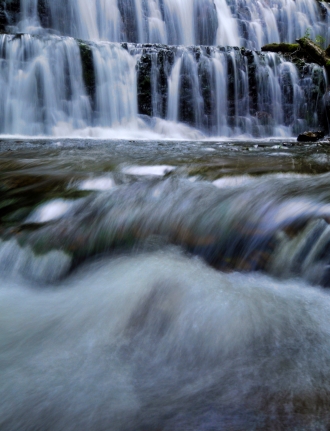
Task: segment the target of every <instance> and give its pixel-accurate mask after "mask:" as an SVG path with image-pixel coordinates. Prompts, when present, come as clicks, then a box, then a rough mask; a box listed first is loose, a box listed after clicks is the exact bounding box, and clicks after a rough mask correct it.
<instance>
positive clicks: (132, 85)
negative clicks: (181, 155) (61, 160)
mask: <svg viewBox="0 0 330 431" xmlns="http://www.w3.org/2000/svg"><path fill="white" fill-rule="evenodd" d="M328 9H329V7H328V6H327V5H326V4H323V3H322V4H318V3H317V2H316V1H314V0H301V1H299V2H296V1H294V0H273V2H272V3H271V4H270V3H269V2H267V1H266V0H261V1H258V2H256V1H255V0H251V1H250V2H249V3H247V2H246V1H245V0H234V1H233V2H228V1H227V0H194V1H193V0H180V1H178V0H95V1H91V0H66V1H65V2H64V1H63V0H39V1H36V0H20V1H19V0H17V1H15V2H12V1H9V0H6V1H5V2H4V3H3V5H2V6H0V12H1V13H2V15H0V18H1V17H2V18H1V19H2V25H4V23H5V25H4V26H5V29H6V31H7V32H8V33H12V34H8V35H2V36H1V51H0V61H1V64H0V67H1V71H2V74H1V78H0V94H1V101H0V114H1V118H0V134H7V135H28V136H34V135H47V136H54V135H55V136H59V135H60V136H75V135H76V136H95V137H97V136H100V134H102V136H104V133H102V130H101V129H103V132H105V131H106V130H108V131H109V130H110V129H113V130H114V129H116V130H119V129H121V130H128V129H129V130H131V131H132V130H135V131H136V133H138V134H139V133H140V131H142V130H143V131H149V132H151V133H153V132H155V130H156V129H157V130H158V129H159V127H160V129H161V130H162V132H161V133H160V135H157V136H158V137H160V138H166V137H169V136H173V133H172V132H173V127H174V128H176V127H180V128H181V129H182V128H184V130H185V133H184V134H183V135H182V138H187V136H188V135H189V136H190V134H191V132H193V133H194V135H195V136H199V137H200V138H202V137H205V138H206V137H207V138H210V137H218V136H225V137H239V136H249V137H253V138H263V137H269V136H288V137H289V136H295V135H296V134H297V133H299V132H302V131H304V130H305V129H306V128H312V127H320V125H321V124H323V123H324V118H325V114H324V112H325V107H324V101H323V96H322V94H324V91H325V88H326V86H327V78H326V76H325V74H324V73H323V71H322V69H321V68H320V67H319V66H316V65H306V64H304V63H303V62H302V61H301V62H298V63H297V64H293V63H292V62H290V61H289V60H290V59H288V58H285V57H281V56H280V55H278V54H271V53H260V52H259V51H253V50H255V49H259V48H260V47H261V46H262V45H263V44H264V43H267V42H276V41H289V42H292V41H293V40H294V39H295V38H296V37H301V36H303V34H304V33H305V32H306V31H307V32H309V33H310V35H311V37H316V35H318V36H322V37H323V38H324V40H328V39H329V38H328ZM3 17H5V18H3ZM229 46H231V47H229ZM239 46H243V47H244V48H239ZM79 59H81V61H79ZM166 124H168V127H166ZM160 125H161V126H160ZM166 129H167V130H166ZM157 133H158V132H157ZM187 133H188V134H187ZM175 134H176V133H175Z"/></svg>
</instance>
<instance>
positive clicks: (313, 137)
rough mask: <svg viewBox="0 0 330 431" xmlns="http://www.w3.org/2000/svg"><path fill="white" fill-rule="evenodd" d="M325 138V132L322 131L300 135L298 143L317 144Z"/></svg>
mask: <svg viewBox="0 0 330 431" xmlns="http://www.w3.org/2000/svg"><path fill="white" fill-rule="evenodd" d="M322 138H324V132H322V131H321V130H318V131H316V132H311V131H309V132H304V133H300V135H299V136H298V138H297V141H298V142H316V141H319V140H320V139H322Z"/></svg>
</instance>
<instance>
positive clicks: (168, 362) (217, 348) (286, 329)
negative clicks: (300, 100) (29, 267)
mask: <svg viewBox="0 0 330 431" xmlns="http://www.w3.org/2000/svg"><path fill="white" fill-rule="evenodd" d="M329 312H330V301H329V295H328V294H327V292H325V291H320V290H318V289H312V288H310V287H308V286H306V285H303V283H301V282H299V283H298V282H292V283H283V282H278V281H274V280H272V279H270V278H268V277H265V276H261V275H250V276H249V275H239V274H221V273H219V272H216V271H214V270H212V269H210V268H207V267H206V266H205V265H204V264H202V263H201V262H200V261H199V260H196V259H188V258H186V257H183V256H181V255H180V254H178V253H176V252H170V251H166V252H162V253H161V252H159V253H155V254H153V255H141V256H137V257H134V258H128V257H123V258H120V259H116V260H114V261H113V262H112V263H111V262H109V263H106V264H102V265H101V264H94V265H93V266H90V267H87V268H85V269H84V270H81V271H80V272H79V273H77V274H76V275H75V276H73V277H71V278H70V279H68V280H67V281H65V282H63V283H62V284H61V285H60V286H57V287H56V289H55V290H53V289H50V290H49V289H48V290H47V291H40V289H38V290H33V289H27V288H25V287H22V286H20V285H19V283H18V282H15V281H9V280H8V279H7V280H5V281H2V283H1V288H0V316H1V318H0V370H1V372H0V395H1V403H0V413H1V414H0V418H1V419H0V424H1V427H2V429H3V430H6V431H9V430H14V429H37V428H38V427H39V428H40V427H41V428H44V427H47V429H49V430H52V431H57V430H58V431H60V430H63V429H65V430H72V431H73V430H84V431H85V430H86V431H87V430H91V429H93V430H95V431H98V430H104V429H109V427H110V428H111V429H116V430H125V431H132V430H136V429H141V430H142V429H147V428H149V429H164V430H182V429H204V428H205V427H206V428H205V429H214V430H219V431H220V430H222V429H223V424H224V423H225V424H226V427H227V429H233V430H237V431H238V430H240V429H250V428H251V427H255V426H260V425H261V424H262V425H263V426H266V427H267V428H268V427H269V428H268V429H271V428H272V427H273V426H277V427H281V426H282V425H283V424H284V425H285V427H286V428H287V429H294V430H298V429H303V427H307V428H306V429H310V428H309V427H310V426H312V424H313V423H314V424H315V423H317V424H318V426H319V428H318V429H320V430H325V429H326V424H327V417H328V410H327V407H326V406H327V400H329V396H330V385H329V378H328V377H329V374H330V367H329V359H330V358H329V351H330V344H329V339H330V337H329V335H330V321H329ZM31 388H33V390H31ZM256 388H257V390H256ZM321 394H322V397H323V400H324V403H325V404H324V407H323V404H321V406H320V405H319V399H320V396H321ZM304 400H306V402H308V408H307V409H306V410H305V412H304V414H303V415H301V414H300V413H297V411H296V409H297V408H298V406H299V405H300V403H301V402H303V403H304V402H305V401H304ZM192 407H193V408H192ZM292 423H294V424H296V426H294V427H293V428H292V427H291V424H292ZM26 424H29V425H28V427H26ZM203 427H204V428H203ZM208 427H209V428H208ZM229 427H230V428H229Z"/></svg>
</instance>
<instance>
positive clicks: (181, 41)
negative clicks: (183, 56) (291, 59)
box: [16, 0, 329, 49]
mask: <svg viewBox="0 0 330 431" xmlns="http://www.w3.org/2000/svg"><path fill="white" fill-rule="evenodd" d="M21 4H22V7H21V13H20V14H19V16H18V17H17V18H16V25H17V27H18V28H19V30H20V31H22V32H41V31H42V28H45V29H52V30H53V31H56V32H60V33H61V34H65V35H68V36H73V37H77V38H81V39H89V40H107V41H111V42H120V41H122V42H124V41H126V42H134V43H164V44H172V45H213V44H215V45H231V46H245V47H246V48H249V49H259V48H260V47H261V46H262V45H264V44H266V43H269V42H279V41H284V42H293V41H294V40H295V39H296V38H298V37H302V36H303V35H304V34H305V32H306V31H309V32H310V34H311V37H312V38H315V37H316V36H317V35H322V36H323V37H324V38H325V39H326V40H327V41H329V30H328V28H329V23H328V15H327V13H326V12H327V10H328V8H329V7H328V6H327V4H326V3H322V4H318V2H317V1H315V0H300V1H295V0H273V1H272V2H268V1H267V0H261V1H257V0H251V1H247V0H233V1H232V2H229V1H226V0H214V1H213V0H162V1H160V0H145V1H142V0H93V1H91V0H42V1H39V2H37V1H36V0H21Z"/></svg>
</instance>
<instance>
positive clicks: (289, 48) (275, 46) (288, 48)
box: [261, 43, 299, 54]
mask: <svg viewBox="0 0 330 431" xmlns="http://www.w3.org/2000/svg"><path fill="white" fill-rule="evenodd" d="M297 50H299V44H298V43H269V44H267V45H264V46H263V47H262V48H261V51H270V52H282V53H283V54H285V53H294V52H296V51H297Z"/></svg>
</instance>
